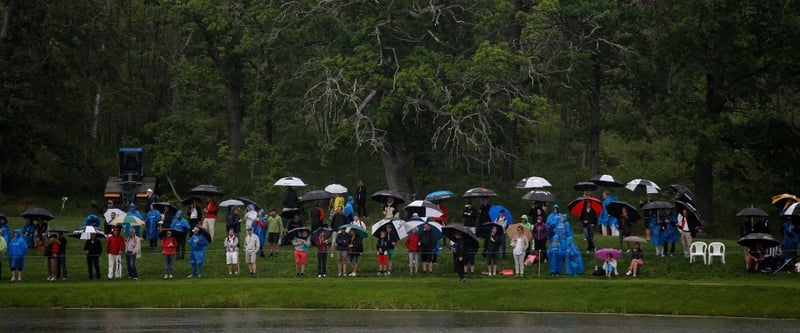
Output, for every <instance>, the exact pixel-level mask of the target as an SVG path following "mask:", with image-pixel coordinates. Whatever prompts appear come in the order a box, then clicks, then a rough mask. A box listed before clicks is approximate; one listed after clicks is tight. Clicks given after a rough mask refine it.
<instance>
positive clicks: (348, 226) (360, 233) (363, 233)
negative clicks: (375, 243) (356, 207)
mask: <svg viewBox="0 0 800 333" xmlns="http://www.w3.org/2000/svg"><path fill="white" fill-rule="evenodd" d="M339 229H344V231H346V232H350V229H355V230H356V232H358V236H359V237H361V238H367V236H368V235H369V233H367V231H366V230H364V228H362V227H361V226H360V225H358V224H353V223H350V224H345V225H343V226H341V227H339Z"/></svg>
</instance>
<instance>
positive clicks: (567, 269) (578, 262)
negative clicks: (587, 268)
mask: <svg viewBox="0 0 800 333" xmlns="http://www.w3.org/2000/svg"><path fill="white" fill-rule="evenodd" d="M563 246H564V248H565V250H564V274H566V275H577V274H581V273H583V257H582V256H581V250H580V249H578V247H577V246H576V245H575V241H574V240H573V239H572V237H567V240H566V241H565V242H564V245H563Z"/></svg>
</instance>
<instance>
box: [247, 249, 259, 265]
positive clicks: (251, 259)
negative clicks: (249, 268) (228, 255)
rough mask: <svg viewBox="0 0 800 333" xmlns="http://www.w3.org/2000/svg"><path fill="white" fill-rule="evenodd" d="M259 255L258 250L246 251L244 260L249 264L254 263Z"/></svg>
mask: <svg viewBox="0 0 800 333" xmlns="http://www.w3.org/2000/svg"><path fill="white" fill-rule="evenodd" d="M257 257H258V251H253V252H250V251H247V252H245V253H244V261H245V262H247V263H248V264H252V263H255V262H256V258H257Z"/></svg>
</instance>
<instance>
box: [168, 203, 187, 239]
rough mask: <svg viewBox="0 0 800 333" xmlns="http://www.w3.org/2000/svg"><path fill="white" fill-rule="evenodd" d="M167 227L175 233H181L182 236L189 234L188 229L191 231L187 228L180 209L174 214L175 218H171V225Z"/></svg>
mask: <svg viewBox="0 0 800 333" xmlns="http://www.w3.org/2000/svg"><path fill="white" fill-rule="evenodd" d="M169 227H170V228H172V229H175V231H177V232H181V233H183V234H184V235H185V234H186V233H187V232H189V229H191V227H189V221H186V219H185V218H183V211H182V210H180V209H179V210H178V211H177V212H175V217H174V218H172V224H171V225H170V226H169Z"/></svg>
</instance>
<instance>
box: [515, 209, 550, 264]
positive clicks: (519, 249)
mask: <svg viewBox="0 0 800 333" xmlns="http://www.w3.org/2000/svg"><path fill="white" fill-rule="evenodd" d="M539 220H540V221H541V216H540V217H539ZM512 228H517V233H516V234H514V238H513V239H511V248H512V250H511V255H512V256H514V273H515V274H516V275H517V276H519V277H522V276H524V275H525V254H526V251H527V250H528V247H529V246H528V237H527V236H525V231H524V229H525V227H523V226H522V225H519V224H517V225H515V226H513V227H512ZM542 250H544V249H542Z"/></svg>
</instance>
